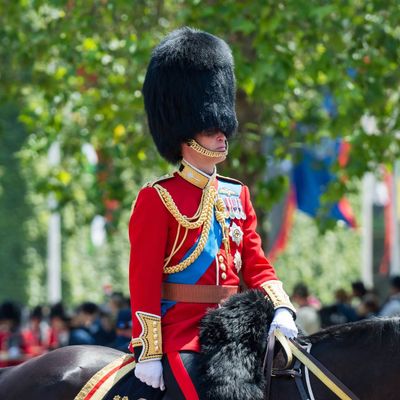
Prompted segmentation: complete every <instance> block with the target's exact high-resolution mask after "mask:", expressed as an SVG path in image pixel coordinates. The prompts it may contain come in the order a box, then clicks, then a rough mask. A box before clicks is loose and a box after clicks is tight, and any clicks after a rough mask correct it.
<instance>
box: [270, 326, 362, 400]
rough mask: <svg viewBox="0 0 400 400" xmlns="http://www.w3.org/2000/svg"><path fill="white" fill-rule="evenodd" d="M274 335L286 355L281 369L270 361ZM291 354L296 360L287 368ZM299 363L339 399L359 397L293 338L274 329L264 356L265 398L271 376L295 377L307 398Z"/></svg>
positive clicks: (357, 399) (350, 399) (349, 399)
mask: <svg viewBox="0 0 400 400" xmlns="http://www.w3.org/2000/svg"><path fill="white" fill-rule="evenodd" d="M275 337H276V339H277V340H278V341H279V343H280V344H281V345H282V347H283V349H284V351H285V353H286V356H287V363H286V366H285V367H284V368H283V369H282V370H274V369H273V368H272V362H273V358H274V346H275ZM292 355H294V356H295V358H296V361H295V364H294V366H293V368H292V369H288V367H289V365H290V364H291V359H292ZM301 364H303V365H304V366H305V367H306V368H308V369H309V370H310V371H311V372H312V373H313V374H314V375H315V376H316V377H317V378H318V379H319V380H320V381H321V382H322V383H323V384H324V385H325V386H326V387H328V388H329V389H330V390H331V391H332V392H333V393H335V395H336V396H337V397H338V398H339V399H341V400H359V398H358V397H357V396H356V395H355V394H354V393H353V392H352V391H351V390H350V389H349V388H347V387H346V386H345V385H344V384H343V383H342V382H341V381H340V380H339V379H338V378H337V377H336V376H335V375H333V374H332V373H331V372H330V371H329V370H328V369H327V368H326V367H325V366H324V365H322V364H321V363H320V362H319V361H318V360H317V359H315V358H314V357H313V356H312V355H311V354H309V353H308V352H307V351H306V350H304V349H303V348H302V347H301V346H300V345H299V344H298V343H296V342H295V341H294V340H292V339H290V340H288V339H286V337H285V336H284V335H283V334H282V332H281V331H279V330H275V332H274V335H270V337H269V339H268V345H267V351H266V354H265V358H264V371H265V373H266V386H267V387H266V390H265V400H267V399H268V398H269V393H270V387H271V380H272V377H273V376H277V377H278V376H286V377H288V376H289V377H292V378H294V379H295V382H296V385H297V388H298V390H299V393H300V396H301V398H302V400H308V399H309V396H308V395H307V393H306V390H305V388H304V384H303V381H302V373H301Z"/></svg>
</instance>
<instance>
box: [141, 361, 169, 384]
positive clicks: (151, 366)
mask: <svg viewBox="0 0 400 400" xmlns="http://www.w3.org/2000/svg"><path fill="white" fill-rule="evenodd" d="M135 376H136V378H138V379H139V380H141V381H142V382H144V383H146V384H147V385H149V386H152V387H153V388H154V389H157V388H160V389H161V390H165V385H164V378H163V367H162V364H161V361H160V360H154V361H146V362H138V363H137V364H136V367H135Z"/></svg>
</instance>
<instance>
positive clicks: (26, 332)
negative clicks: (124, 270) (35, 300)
mask: <svg viewBox="0 0 400 400" xmlns="http://www.w3.org/2000/svg"><path fill="white" fill-rule="evenodd" d="M130 338H131V312H130V304H129V299H128V298H125V297H124V296H123V295H122V294H121V293H113V294H111V295H110V296H109V298H108V299H107V301H106V302H105V303H104V304H101V305H98V304H96V303H93V302H83V303H82V304H80V305H79V306H78V307H76V309H75V310H73V312H71V311H69V310H67V309H66V307H65V306H64V304H63V303H57V304H55V305H53V306H52V307H46V306H36V307H34V308H33V309H31V310H28V311H26V310H23V309H21V308H20V307H19V306H18V305H17V304H16V303H14V302H11V301H5V302H4V303H2V304H0V367H5V366H10V365H16V364H19V363H21V362H22V361H25V360H27V359H29V358H32V357H35V356H38V355H41V354H43V353H46V352H48V351H51V350H54V349H56V348H58V347H63V346H69V345H79V344H85V345H87V344H89V345H100V346H107V347H112V348H115V349H118V350H121V351H124V352H127V351H128V344H129V341H130Z"/></svg>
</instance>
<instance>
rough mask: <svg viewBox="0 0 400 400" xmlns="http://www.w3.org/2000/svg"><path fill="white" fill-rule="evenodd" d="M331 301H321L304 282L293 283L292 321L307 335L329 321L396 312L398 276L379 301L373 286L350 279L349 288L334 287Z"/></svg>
mask: <svg viewBox="0 0 400 400" xmlns="http://www.w3.org/2000/svg"><path fill="white" fill-rule="evenodd" d="M334 298H335V300H334V302H333V303H332V304H328V305H322V304H321V302H320V301H319V300H318V299H317V298H315V296H313V295H312V293H310V291H309V288H308V287H307V285H306V284H304V283H299V284H297V285H296V286H295V287H294V289H293V293H292V301H293V303H294V305H295V307H296V309H297V319H296V323H297V325H298V326H299V327H300V328H301V330H302V331H303V332H304V333H305V334H307V335H311V334H313V333H315V332H318V331H319V330H320V329H322V328H327V327H329V326H332V325H339V324H344V323H347V322H355V321H359V320H362V319H370V318H377V317H399V316H400V276H394V277H392V278H391V279H390V287H389V292H388V293H387V295H386V296H385V299H384V300H383V301H380V298H379V296H378V294H377V293H376V291H375V290H373V289H370V290H368V289H367V288H366V287H365V286H364V284H363V283H362V282H361V281H355V282H352V283H351V291H346V290H345V289H337V290H336V291H335V293H334Z"/></svg>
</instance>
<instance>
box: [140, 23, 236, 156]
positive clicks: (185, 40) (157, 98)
mask: <svg viewBox="0 0 400 400" xmlns="http://www.w3.org/2000/svg"><path fill="white" fill-rule="evenodd" d="M143 97H144V104H145V109H146V113H147V118H148V123H149V129H150V133H151V135H152V136H153V140H154V142H155V144H156V146H157V149H158V151H159V152H160V154H161V155H162V156H163V157H164V158H165V159H166V160H167V161H169V162H171V163H176V162H178V161H179V160H180V159H181V158H182V156H181V143H184V142H186V141H188V140H189V139H192V138H194V136H195V134H196V133H199V132H201V131H204V130H209V129H217V130H220V131H221V132H224V133H225V135H226V136H227V137H228V138H229V137H230V136H231V135H232V134H233V133H234V132H235V130H236V128H237V119H236V113H235V76H234V72H233V58H232V53H231V50H230V48H229V46H228V45H227V44H226V43H225V42H224V41H223V40H222V39H220V38H218V37H216V36H214V35H211V34H210V33H207V32H203V31H199V30H197V29H193V28H188V27H184V28H181V29H177V30H175V31H173V32H172V33H170V34H169V35H168V36H167V37H166V38H165V39H164V40H163V41H162V42H161V43H160V44H159V45H158V46H157V47H156V48H155V49H154V50H153V53H152V57H151V60H150V63H149V66H148V69H147V73H146V78H145V81H144V84H143Z"/></svg>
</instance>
